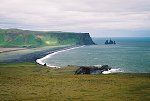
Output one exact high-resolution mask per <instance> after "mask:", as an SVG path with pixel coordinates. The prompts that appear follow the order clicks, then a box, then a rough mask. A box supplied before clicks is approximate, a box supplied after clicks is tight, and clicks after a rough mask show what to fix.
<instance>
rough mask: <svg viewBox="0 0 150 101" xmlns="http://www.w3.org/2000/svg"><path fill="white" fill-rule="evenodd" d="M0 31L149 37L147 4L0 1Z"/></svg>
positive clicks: (144, 0)
mask: <svg viewBox="0 0 150 101" xmlns="http://www.w3.org/2000/svg"><path fill="white" fill-rule="evenodd" d="M0 28H19V29H28V30H40V31H66V32H89V33H90V35H91V36H92V37H150V0H0Z"/></svg>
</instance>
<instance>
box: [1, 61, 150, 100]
mask: <svg viewBox="0 0 150 101" xmlns="http://www.w3.org/2000/svg"><path fill="white" fill-rule="evenodd" d="M75 69H76V68H73V67H72V68H62V69H49V68H42V66H39V65H36V64H33V63H20V64H7V65H6V64H0V100H1V101H5V100H13V101H16V100H21V101H23V100H30V101H33V100H36V101H37V100H48V101H54V100H55V101H56V100H60V101H63V100H65V101H80V100H84V101H87V100H91V101H149V100H150V85H149V84H150V74H111V75H73V73H74V71H75Z"/></svg>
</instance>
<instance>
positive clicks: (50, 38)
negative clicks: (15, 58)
mask: <svg viewBox="0 0 150 101" xmlns="http://www.w3.org/2000/svg"><path fill="white" fill-rule="evenodd" d="M92 44H94V42H93V41H92V39H91V37H90V35H89V33H74V32H61V31H30V30H21V29H0V46H1V47H37V46H52V45H92Z"/></svg>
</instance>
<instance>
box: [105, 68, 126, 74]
mask: <svg viewBox="0 0 150 101" xmlns="http://www.w3.org/2000/svg"><path fill="white" fill-rule="evenodd" d="M122 72H123V71H122V70H121V69H120V68H117V69H110V70H108V71H103V72H102V74H111V73H122Z"/></svg>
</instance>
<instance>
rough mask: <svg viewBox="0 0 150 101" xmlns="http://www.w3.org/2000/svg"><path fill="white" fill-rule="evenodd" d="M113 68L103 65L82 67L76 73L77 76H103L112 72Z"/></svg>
mask: <svg viewBox="0 0 150 101" xmlns="http://www.w3.org/2000/svg"><path fill="white" fill-rule="evenodd" d="M110 69H111V67H109V66H108V65H102V66H101V67H96V66H89V67H88V66H80V67H79V68H78V69H77V70H76V71H75V74H102V72H103V71H108V70H110Z"/></svg>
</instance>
